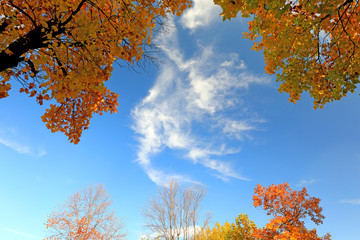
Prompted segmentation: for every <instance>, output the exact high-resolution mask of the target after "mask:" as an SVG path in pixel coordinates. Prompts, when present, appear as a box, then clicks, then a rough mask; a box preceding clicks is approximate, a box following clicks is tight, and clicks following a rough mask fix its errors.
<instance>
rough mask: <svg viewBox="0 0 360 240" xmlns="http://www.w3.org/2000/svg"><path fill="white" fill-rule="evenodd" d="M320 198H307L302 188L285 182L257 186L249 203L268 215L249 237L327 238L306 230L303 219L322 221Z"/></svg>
mask: <svg viewBox="0 0 360 240" xmlns="http://www.w3.org/2000/svg"><path fill="white" fill-rule="evenodd" d="M319 203H320V199H319V198H315V197H310V196H309V195H308V194H307V191H306V188H303V189H302V190H300V191H295V190H292V189H291V188H290V186H289V184H287V183H286V182H285V183H283V184H278V185H271V186H269V187H267V188H265V187H263V186H261V185H260V184H258V185H257V187H256V188H255V193H254V195H253V204H254V206H255V207H260V208H262V209H264V210H265V211H266V213H267V214H268V215H272V216H273V218H272V219H270V221H269V223H267V224H266V226H265V227H264V228H256V229H254V231H253V236H254V237H255V238H256V239H262V240H273V239H297V240H302V239H303V240H321V239H324V240H325V239H327V240H330V235H329V234H327V235H325V236H324V237H318V235H317V233H316V229H311V230H308V229H307V228H306V227H305V222H304V220H305V219H307V218H310V220H311V221H313V222H314V223H315V224H317V225H319V224H322V223H323V219H324V218H325V217H324V215H322V208H321V207H320V206H319Z"/></svg>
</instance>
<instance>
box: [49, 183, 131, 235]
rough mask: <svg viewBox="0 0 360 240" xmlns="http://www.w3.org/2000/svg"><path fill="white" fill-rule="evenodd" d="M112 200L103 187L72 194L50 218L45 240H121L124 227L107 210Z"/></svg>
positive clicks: (112, 213) (90, 188)
mask: <svg viewBox="0 0 360 240" xmlns="http://www.w3.org/2000/svg"><path fill="white" fill-rule="evenodd" d="M110 205H111V201H110V199H109V196H108V195H107V194H106V193H105V190H104V187H103V186H102V185H99V186H95V187H89V188H86V189H84V190H83V191H81V192H79V193H76V194H74V195H73V196H71V197H70V198H69V200H68V201H67V202H65V203H64V204H62V205H61V206H60V207H59V209H57V210H56V211H54V212H53V213H52V214H50V215H49V217H48V220H47V222H46V228H47V229H48V231H49V236H48V237H47V238H46V239H45V240H65V239H66V240H79V239H81V240H93V239H97V240H121V239H125V234H124V232H123V226H122V224H121V223H120V222H119V221H118V219H117V218H116V217H115V215H114V212H111V211H109V209H108V208H109V207H110Z"/></svg>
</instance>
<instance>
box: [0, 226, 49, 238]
mask: <svg viewBox="0 0 360 240" xmlns="http://www.w3.org/2000/svg"><path fill="white" fill-rule="evenodd" d="M3 230H4V231H6V232H10V233H13V234H15V235H18V236H21V237H24V238H28V239H39V240H40V239H42V238H41V237H40V236H38V235H34V234H29V233H24V232H20V231H16V230H14V229H11V228H3Z"/></svg>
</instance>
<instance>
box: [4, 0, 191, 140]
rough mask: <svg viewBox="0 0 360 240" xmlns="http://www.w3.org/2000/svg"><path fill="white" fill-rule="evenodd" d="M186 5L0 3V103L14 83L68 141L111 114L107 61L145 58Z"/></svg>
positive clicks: (147, 0) (165, 1) (181, 1)
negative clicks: (44, 107)
mask: <svg viewBox="0 0 360 240" xmlns="http://www.w3.org/2000/svg"><path fill="white" fill-rule="evenodd" d="M190 4H191V1H190V0H97V1H94V0H0V98H5V97H7V96H8V95H9V90H10V89H11V85H12V81H15V80H17V81H19V82H20V83H21V85H22V88H20V92H25V93H26V94H28V95H29V96H30V97H34V98H36V101H37V102H38V103H39V104H40V105H41V104H43V102H44V101H45V100H50V99H52V100H53V101H52V104H51V105H50V107H49V108H48V109H47V110H46V112H45V114H44V115H43V116H42V120H43V121H44V122H45V124H46V126H47V128H49V129H50V130H51V131H52V132H56V131H61V132H64V133H65V134H66V136H67V137H68V138H69V140H70V141H71V142H73V143H78V142H79V138H80V136H81V133H82V131H83V130H84V129H87V128H88V126H89V121H90V119H91V117H92V115H93V114H94V113H99V114H100V115H101V114H102V113H103V112H110V113H114V112H116V107H117V105H118V103H117V97H118V96H117V94H116V93H114V92H111V91H110V90H109V89H107V88H106V87H105V86H104V83H105V82H106V81H107V80H108V79H109V77H110V75H111V72H112V70H113V67H112V65H113V63H114V62H117V63H120V64H121V63H127V64H130V65H133V64H135V63H136V62H138V61H139V60H141V59H143V58H144V56H145V55H146V53H147V51H148V49H149V48H148V46H150V45H151V38H152V36H153V34H154V32H156V31H158V30H159V26H160V24H161V22H162V19H164V18H165V16H166V15H167V14H176V15H180V14H181V13H182V12H183V11H184V10H185V9H186V8H188V7H189V6H190Z"/></svg>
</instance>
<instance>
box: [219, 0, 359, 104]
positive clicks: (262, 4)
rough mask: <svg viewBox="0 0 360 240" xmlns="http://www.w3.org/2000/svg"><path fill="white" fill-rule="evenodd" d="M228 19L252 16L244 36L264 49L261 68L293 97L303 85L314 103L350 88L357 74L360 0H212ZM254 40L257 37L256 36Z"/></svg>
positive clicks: (350, 90) (355, 86) (297, 97)
mask: <svg viewBox="0 0 360 240" xmlns="http://www.w3.org/2000/svg"><path fill="white" fill-rule="evenodd" d="M214 2H215V4H218V5H220V6H221V7H222V9H223V13H222V15H223V17H224V20H225V19H231V18H234V17H236V16H237V14H238V13H239V12H240V13H241V16H242V17H250V16H252V20H251V21H249V31H248V32H247V33H245V37H247V38H249V39H251V40H253V41H255V42H254V46H253V49H255V50H257V51H259V50H262V51H263V53H264V59H265V64H266V66H265V71H266V72H267V73H270V74H275V73H277V81H279V82H280V83H281V85H280V88H279V91H280V92H282V91H284V92H287V93H289V94H290V98H289V100H290V101H292V102H296V101H297V100H299V99H300V95H301V94H302V93H303V92H304V91H308V92H309V93H310V96H311V97H312V98H313V99H314V108H315V109H316V108H317V107H320V108H322V107H323V106H324V104H326V103H328V102H330V101H333V100H339V99H341V98H342V97H343V96H346V94H347V93H348V92H354V91H355V89H356V88H357V85H358V83H359V75H360V53H359V50H360V49H359V47H360V34H359V32H360V31H359V30H360V15H359V12H360V5H359V1H358V0H327V1H323V0H291V1H286V0H214ZM256 40H258V41H256Z"/></svg>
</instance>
